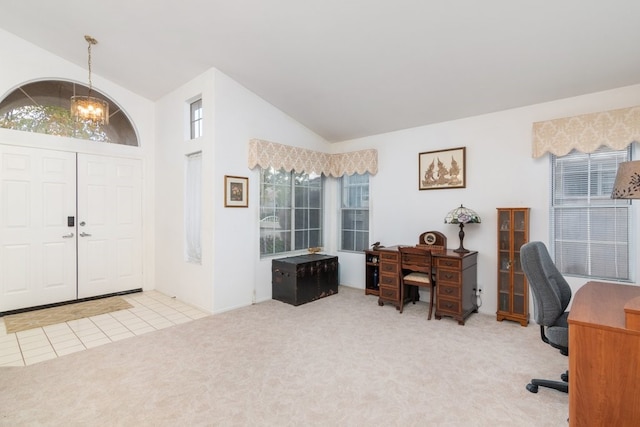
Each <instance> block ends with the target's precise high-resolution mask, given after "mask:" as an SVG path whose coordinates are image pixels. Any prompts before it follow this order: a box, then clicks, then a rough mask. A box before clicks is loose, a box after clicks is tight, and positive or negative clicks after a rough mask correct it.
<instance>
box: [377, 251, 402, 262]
mask: <svg viewBox="0 0 640 427" xmlns="http://www.w3.org/2000/svg"><path fill="white" fill-rule="evenodd" d="M398 255H399V254H398V252H391V251H380V260H381V261H380V262H383V261H391V262H396V263H397V262H398Z"/></svg>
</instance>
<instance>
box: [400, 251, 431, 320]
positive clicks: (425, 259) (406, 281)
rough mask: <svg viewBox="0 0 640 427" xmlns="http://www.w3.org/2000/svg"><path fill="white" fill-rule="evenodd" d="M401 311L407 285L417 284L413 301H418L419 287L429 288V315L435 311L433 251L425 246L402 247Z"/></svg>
mask: <svg viewBox="0 0 640 427" xmlns="http://www.w3.org/2000/svg"><path fill="white" fill-rule="evenodd" d="M399 250H400V313H402V309H403V308H404V300H405V292H407V291H406V287H407V286H415V287H416V288H414V289H415V291H414V293H413V295H412V302H413V303H414V304H415V302H416V294H417V293H418V288H420V287H423V288H429V317H428V318H427V319H429V320H431V313H432V312H433V298H434V295H435V291H436V282H435V280H433V275H432V271H431V266H432V263H431V251H430V250H429V249H426V248H424V247H413V246H406V247H400V248H399Z"/></svg>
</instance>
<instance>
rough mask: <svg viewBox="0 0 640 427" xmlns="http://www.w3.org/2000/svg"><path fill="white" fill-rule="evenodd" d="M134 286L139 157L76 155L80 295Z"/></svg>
mask: <svg viewBox="0 0 640 427" xmlns="http://www.w3.org/2000/svg"><path fill="white" fill-rule="evenodd" d="M138 288H142V165H141V161H140V160H136V159H126V158H118V157H106V156H95V155H88V154H78V298H87V297H92V296H97V295H105V294H110V293H115V292H122V291H127V290H132V289H138Z"/></svg>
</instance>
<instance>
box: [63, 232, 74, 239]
mask: <svg viewBox="0 0 640 427" xmlns="http://www.w3.org/2000/svg"><path fill="white" fill-rule="evenodd" d="M72 237H73V233H69V234H63V235H62V238H63V239H70V238H72Z"/></svg>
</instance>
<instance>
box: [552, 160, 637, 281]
mask: <svg viewBox="0 0 640 427" xmlns="http://www.w3.org/2000/svg"><path fill="white" fill-rule="evenodd" d="M629 157H630V153H629V149H627V150H620V151H617V150H610V149H607V148H600V149H598V150H596V151H595V152H593V153H580V152H577V151H573V152H571V153H570V154H568V155H566V156H563V157H555V156H554V157H553V158H552V162H553V167H552V170H553V179H552V185H553V189H552V197H553V199H552V202H553V203H552V215H553V219H554V221H553V223H554V230H553V234H554V239H553V240H554V253H555V261H556V265H557V267H558V268H559V270H560V271H561V272H562V273H564V274H569V275H576V276H588V277H592V278H602V279H612V280H616V279H619V280H629V278H630V277H629V276H630V259H629V241H628V238H629V225H630V218H629V215H630V203H629V200H623V199H612V198H611V190H612V189H613V183H614V181H615V177H616V172H617V170H618V165H619V164H620V163H621V162H623V161H627V160H629Z"/></svg>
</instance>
